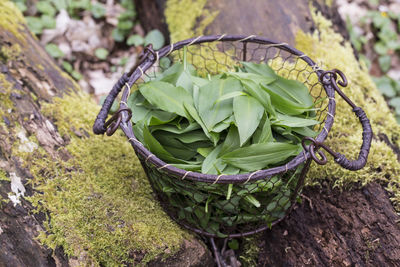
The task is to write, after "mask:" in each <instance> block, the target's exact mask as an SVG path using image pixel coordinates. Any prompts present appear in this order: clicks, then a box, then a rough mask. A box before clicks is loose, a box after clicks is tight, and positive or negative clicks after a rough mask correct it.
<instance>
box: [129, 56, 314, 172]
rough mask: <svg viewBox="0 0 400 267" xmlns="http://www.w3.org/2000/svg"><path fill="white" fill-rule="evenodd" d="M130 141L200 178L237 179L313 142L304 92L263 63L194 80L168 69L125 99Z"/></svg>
mask: <svg viewBox="0 0 400 267" xmlns="http://www.w3.org/2000/svg"><path fill="white" fill-rule="evenodd" d="M128 105H129V106H130V108H131V109H132V113H133V115H132V121H133V122H134V123H135V126H134V132H135V134H136V136H137V138H138V139H139V140H140V141H141V142H142V143H143V144H145V146H146V147H147V148H148V149H149V150H150V151H151V152H152V153H154V154H155V155H157V156H158V157H159V158H160V159H162V160H164V161H166V162H168V163H171V164H173V165H175V166H177V167H179V168H183V169H187V170H191V171H199V172H202V173H207V174H237V173H246V172H251V171H255V170H259V169H263V168H268V167H271V166H275V165H280V164H282V163H284V162H285V161H286V160H287V159H289V158H291V157H292V156H294V155H297V154H298V153H299V152H300V151H301V149H302V148H301V145H300V143H301V140H302V138H303V137H304V136H314V135H315V134H316V133H315V132H314V131H313V130H312V129H311V127H312V126H314V125H316V124H318V123H319V121H317V120H315V119H314V116H315V109H314V103H313V99H312V97H311V96H310V94H309V91H308V89H307V87H305V86H304V85H303V84H302V83H300V82H298V81H295V80H287V79H284V78H282V77H280V76H278V75H277V74H276V73H275V72H274V71H273V70H272V69H271V68H270V67H269V66H268V65H267V64H255V63H248V62H242V63H241V67H239V68H238V69H237V71H236V72H226V73H223V74H219V75H216V76H209V77H208V78H204V77H199V76H197V74H196V70H195V68H194V67H193V66H192V65H190V64H188V63H187V62H183V63H179V62H178V63H176V64H174V65H173V66H172V67H170V68H169V69H167V70H166V71H164V72H163V73H162V74H159V75H158V76H157V78H156V79H155V80H153V81H149V82H147V83H144V84H142V85H140V86H139V90H137V91H135V92H134V93H133V94H132V95H131V96H130V98H129V100H128Z"/></svg>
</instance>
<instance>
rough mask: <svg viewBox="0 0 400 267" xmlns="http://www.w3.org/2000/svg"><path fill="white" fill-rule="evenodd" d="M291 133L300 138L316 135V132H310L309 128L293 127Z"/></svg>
mask: <svg viewBox="0 0 400 267" xmlns="http://www.w3.org/2000/svg"><path fill="white" fill-rule="evenodd" d="M292 131H293V132H295V133H298V134H300V135H302V136H309V137H315V136H317V135H318V132H315V131H313V130H311V129H310V128H309V127H293V128H292Z"/></svg>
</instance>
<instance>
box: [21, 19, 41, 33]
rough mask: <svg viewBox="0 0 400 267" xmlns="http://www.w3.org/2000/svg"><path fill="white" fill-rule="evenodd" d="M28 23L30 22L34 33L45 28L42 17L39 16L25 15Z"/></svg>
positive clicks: (30, 27) (29, 25)
mask: <svg viewBox="0 0 400 267" xmlns="http://www.w3.org/2000/svg"><path fill="white" fill-rule="evenodd" d="M25 20H26V23H27V24H28V27H29V29H30V30H31V31H32V32H33V33H34V34H41V33H42V30H43V26H44V25H43V22H42V20H41V19H40V18H37V17H30V16H27V17H25Z"/></svg>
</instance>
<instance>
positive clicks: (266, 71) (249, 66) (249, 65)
mask: <svg viewBox="0 0 400 267" xmlns="http://www.w3.org/2000/svg"><path fill="white" fill-rule="evenodd" d="M240 63H241V64H242V65H243V66H244V69H245V70H246V71H247V72H249V73H254V74H259V75H262V76H264V77H271V78H274V79H276V78H277V76H278V75H276V73H275V71H274V70H273V69H272V68H271V67H270V66H269V65H268V64H265V63H260V64H257V63H253V62H240Z"/></svg>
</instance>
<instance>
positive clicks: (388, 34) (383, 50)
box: [346, 10, 400, 73]
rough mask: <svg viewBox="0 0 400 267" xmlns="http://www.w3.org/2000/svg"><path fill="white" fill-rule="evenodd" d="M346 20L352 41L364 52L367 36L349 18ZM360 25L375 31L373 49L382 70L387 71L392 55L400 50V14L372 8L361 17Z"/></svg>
mask: <svg viewBox="0 0 400 267" xmlns="http://www.w3.org/2000/svg"><path fill="white" fill-rule="evenodd" d="M346 22H347V23H346V24H347V30H348V32H349V35H350V41H351V43H352V44H353V46H354V48H355V49H356V50H357V51H358V52H363V51H364V45H366V44H367V43H368V40H367V38H366V37H365V35H364V34H363V33H361V32H357V31H356V30H355V28H354V26H353V25H352V24H351V22H350V20H349V18H347V20H346ZM360 27H362V28H364V31H369V32H372V33H373V39H372V42H373V49H374V52H375V53H376V55H377V56H378V63H379V66H380V68H381V70H382V72H383V73H386V72H387V71H388V70H389V69H390V65H391V55H393V54H396V53H398V52H400V40H399V34H400V14H397V13H395V12H393V11H388V12H381V11H377V10H372V11H369V12H368V13H367V14H366V15H365V16H364V17H362V18H361V20H360ZM363 58H364V59H366V58H365V57H363Z"/></svg>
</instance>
